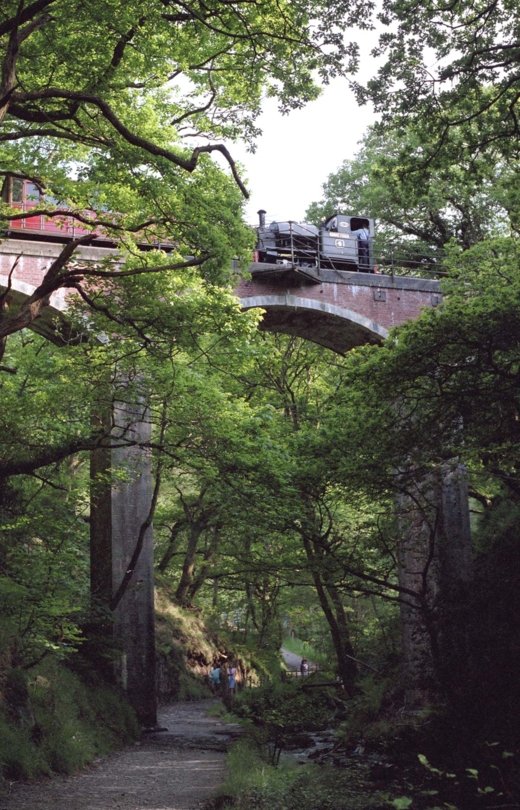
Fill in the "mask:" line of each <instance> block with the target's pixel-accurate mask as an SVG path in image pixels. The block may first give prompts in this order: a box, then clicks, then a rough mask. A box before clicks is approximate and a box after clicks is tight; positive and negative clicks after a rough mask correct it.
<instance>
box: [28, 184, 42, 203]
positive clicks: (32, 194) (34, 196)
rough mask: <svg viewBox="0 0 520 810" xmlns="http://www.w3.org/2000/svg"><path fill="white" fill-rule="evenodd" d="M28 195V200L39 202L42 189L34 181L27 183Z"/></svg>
mask: <svg viewBox="0 0 520 810" xmlns="http://www.w3.org/2000/svg"><path fill="white" fill-rule="evenodd" d="M26 197H27V200H28V202H37V201H38V200H39V199H40V189H39V188H38V186H36V185H35V184H34V183H27V186H26Z"/></svg>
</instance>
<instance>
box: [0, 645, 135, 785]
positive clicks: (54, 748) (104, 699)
mask: <svg viewBox="0 0 520 810" xmlns="http://www.w3.org/2000/svg"><path fill="white" fill-rule="evenodd" d="M9 677H10V680H11V681H12V682H13V684H14V685H13V686H12V687H11V694H12V699H11V701H10V702H8V701H4V703H3V704H2V706H1V708H0V786H1V781H2V780H3V781H4V783H5V781H6V780H12V779H27V778H32V777H35V776H38V775H40V774H50V773H72V772H73V771H75V770H77V769H78V768H80V767H82V766H83V765H85V764H87V763H88V762H91V761H92V760H93V759H94V758H95V757H97V756H100V755H102V754H105V753H108V752H109V751H110V750H113V749H114V748H117V747H119V746H121V745H123V744H124V743H127V742H129V741H131V740H133V739H136V738H137V736H138V733H139V728H138V724H137V721H136V718H135V715H134V713H133V712H132V710H131V709H130V708H129V706H128V704H127V703H126V702H125V701H124V700H123V699H122V698H121V697H120V696H119V695H118V694H117V693H116V692H114V691H113V689H111V688H110V687H109V686H107V685H106V684H105V683H103V682H102V681H100V680H94V681H91V682H90V683H89V684H86V683H85V682H84V681H82V680H81V679H80V678H79V676H78V675H76V674H75V673H73V672H71V671H70V670H68V669H67V668H66V667H65V666H63V665H59V664H57V663H56V662H52V661H44V662H42V663H41V664H39V665H38V666H37V667H35V668H34V669H33V670H31V672H30V674H29V675H28V676H26V674H25V673H24V672H23V671H21V670H13V671H12V672H11V673H10V676H9Z"/></svg>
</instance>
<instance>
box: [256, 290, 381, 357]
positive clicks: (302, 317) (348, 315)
mask: <svg viewBox="0 0 520 810" xmlns="http://www.w3.org/2000/svg"><path fill="white" fill-rule="evenodd" d="M240 303H241V307H242V309H245V310H246V309H253V308H261V309H263V310H264V317H263V318H262V321H261V322H260V324H259V327H260V329H263V330H265V331H269V332H283V333H285V334H288V335H296V336H298V337H301V338H306V339H307V340H311V341H313V342H314V343H319V344H320V345H321V346H325V347H326V348H328V349H332V350H333V351H335V352H339V353H341V354H345V353H346V352H348V351H349V349H352V348H354V346H361V345H363V344H364V343H381V342H382V341H383V340H384V339H385V338H386V337H387V336H388V330H387V329H385V327H383V326H381V325H380V324H378V323H376V322H375V321H374V320H372V319H371V318H367V317H366V316H365V315H362V314H361V313H359V312H355V311H354V310H352V309H349V308H348V307H344V306H338V305H336V304H331V303H329V302H327V301H316V300H313V299H311V298H307V297H303V296H299V295H293V294H291V293H288V292H286V293H283V294H273V293H269V294H265V295H252V296H245V297H241V298H240Z"/></svg>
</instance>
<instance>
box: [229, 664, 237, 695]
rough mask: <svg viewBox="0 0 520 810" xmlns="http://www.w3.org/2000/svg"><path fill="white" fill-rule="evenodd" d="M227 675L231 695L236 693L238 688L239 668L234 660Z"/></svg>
mask: <svg viewBox="0 0 520 810" xmlns="http://www.w3.org/2000/svg"><path fill="white" fill-rule="evenodd" d="M227 676H228V689H229V693H230V695H234V694H235V691H236V688H237V668H236V666H235V664H234V662H233V661H232V662H231V666H229V667H228V671H227Z"/></svg>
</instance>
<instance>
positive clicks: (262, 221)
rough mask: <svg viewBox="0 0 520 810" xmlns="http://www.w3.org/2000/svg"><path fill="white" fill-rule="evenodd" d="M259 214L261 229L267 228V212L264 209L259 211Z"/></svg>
mask: <svg viewBox="0 0 520 810" xmlns="http://www.w3.org/2000/svg"><path fill="white" fill-rule="evenodd" d="M257 213H258V219H259V225H260V227H261V228H265V215H266V212H265V211H264V209H263V208H261V209H260V211H257Z"/></svg>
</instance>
